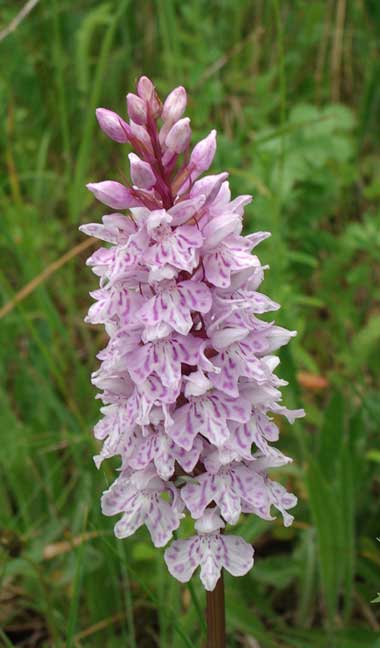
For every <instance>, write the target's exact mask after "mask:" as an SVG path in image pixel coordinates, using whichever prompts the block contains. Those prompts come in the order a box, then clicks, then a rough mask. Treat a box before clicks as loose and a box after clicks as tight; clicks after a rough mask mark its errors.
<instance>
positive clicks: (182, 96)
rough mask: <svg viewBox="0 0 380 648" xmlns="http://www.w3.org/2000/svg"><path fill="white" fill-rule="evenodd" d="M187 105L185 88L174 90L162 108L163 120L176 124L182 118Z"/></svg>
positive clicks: (180, 87) (179, 87)
mask: <svg viewBox="0 0 380 648" xmlns="http://www.w3.org/2000/svg"><path fill="white" fill-rule="evenodd" d="M186 103H187V95H186V90H185V88H184V87H183V86H178V88H174V90H172V91H171V93H170V94H168V96H167V97H166V99H165V102H164V106H163V108H162V115H161V117H162V119H163V120H164V121H170V122H172V123H173V122H176V121H177V120H178V119H180V117H182V115H183V113H184V111H185V108H186Z"/></svg>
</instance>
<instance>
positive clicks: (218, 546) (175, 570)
mask: <svg viewBox="0 0 380 648" xmlns="http://www.w3.org/2000/svg"><path fill="white" fill-rule="evenodd" d="M224 526H225V524H224V522H223V520H222V519H221V517H220V516H219V515H218V513H217V509H208V510H207V511H206V512H205V513H204V515H203V516H202V517H201V518H200V519H199V520H197V522H196V524H195V528H196V530H197V531H198V535H197V536H193V537H192V538H188V539H187V540H175V541H174V542H173V543H172V544H171V546H170V547H169V549H166V551H165V561H166V564H167V566H168V569H169V571H170V573H171V575H172V576H174V577H175V578H177V580H179V581H181V582H182V583H186V582H187V581H189V580H190V578H191V577H192V575H193V573H194V571H195V569H196V568H197V567H198V566H200V568H201V573H200V577H201V581H202V583H203V586H204V588H205V589H206V590H208V591H212V590H213V589H214V587H215V585H216V583H217V580H218V579H219V578H220V573H221V570H222V568H223V567H224V569H226V570H227V571H228V572H230V574H232V576H243V575H244V574H246V573H247V572H248V571H250V569H252V567H253V554H254V550H253V547H252V546H251V545H249V544H248V543H247V542H246V541H245V540H243V538H240V537H239V536H233V535H221V534H220V532H219V530H220V529H221V528H223V527H224Z"/></svg>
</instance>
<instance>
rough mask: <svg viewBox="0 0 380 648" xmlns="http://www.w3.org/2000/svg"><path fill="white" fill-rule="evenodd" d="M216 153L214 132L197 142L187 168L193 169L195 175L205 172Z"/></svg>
mask: <svg viewBox="0 0 380 648" xmlns="http://www.w3.org/2000/svg"><path fill="white" fill-rule="evenodd" d="M215 151H216V130H212V131H211V133H210V134H209V135H207V137H205V138H204V139H203V140H201V141H200V142H198V144H196V145H195V146H194V148H193V152H192V154H191V157H190V163H189V166H192V167H194V169H195V170H196V171H197V174H198V175H199V174H200V173H203V171H206V170H207V169H208V168H209V167H210V166H211V164H212V161H213V159H214V156H215Z"/></svg>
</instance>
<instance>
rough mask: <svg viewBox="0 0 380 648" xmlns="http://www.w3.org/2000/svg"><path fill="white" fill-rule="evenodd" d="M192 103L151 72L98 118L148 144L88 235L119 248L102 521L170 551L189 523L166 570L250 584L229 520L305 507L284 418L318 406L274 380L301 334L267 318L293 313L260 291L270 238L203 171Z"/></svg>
mask: <svg viewBox="0 0 380 648" xmlns="http://www.w3.org/2000/svg"><path fill="white" fill-rule="evenodd" d="M186 102H187V96H186V91H185V89H184V88H183V87H182V86H180V87H178V88H175V89H174V90H172V92H171V93H170V94H169V95H168V97H167V98H166V99H165V101H164V102H162V101H161V99H160V98H159V96H158V94H157V92H156V89H155V87H154V85H153V83H152V81H151V80H150V79H148V78H147V77H141V78H140V79H139V81H138V83H137V91H136V94H134V93H129V94H128V95H127V112H128V116H129V122H127V121H124V119H123V118H122V117H120V116H119V115H117V114H116V113H114V112H112V111H111V110H108V109H105V108H98V110H97V111H96V116H97V119H98V122H99V125H100V127H101V129H102V130H103V131H104V132H105V134H106V135H108V136H109V137H110V138H111V139H113V140H114V141H116V142H118V143H121V144H126V143H128V144H130V145H131V146H132V148H133V150H134V151H133V152H132V153H130V154H129V162H130V178H131V182H130V184H127V183H125V182H123V183H120V182H118V181H115V180H106V181H103V182H97V183H91V184H89V185H88V188H89V189H90V191H92V192H93V194H94V195H95V197H96V198H97V199H98V200H99V201H101V202H102V203H104V204H105V205H107V206H108V207H110V208H111V209H112V210H116V211H114V212H112V213H109V214H107V215H105V216H103V219H102V222H101V223H91V224H88V225H83V226H81V228H80V229H81V231H83V232H84V233H86V234H88V235H89V236H94V237H97V238H99V239H101V240H103V241H105V242H106V243H107V244H108V245H107V246H106V247H100V248H99V249H97V250H96V251H95V252H94V254H92V255H91V257H90V258H89V259H88V261H87V264H88V265H89V266H90V267H91V268H92V270H93V272H94V273H95V274H96V275H97V276H98V277H99V288H98V289H97V290H95V291H93V292H92V293H91V295H92V297H93V298H94V300H95V302H94V304H93V305H92V306H91V307H90V310H89V312H88V315H87V317H86V321H87V322H88V323H90V324H102V325H104V327H105V330H106V333H107V336H108V338H109V340H108V344H107V346H106V348H105V349H103V350H102V351H101V352H100V353H99V354H98V359H99V360H100V367H99V369H98V370H97V371H95V372H94V374H93V376H92V382H93V384H94V385H95V386H96V387H97V388H98V389H99V394H98V396H97V397H98V398H100V400H101V401H102V403H103V406H102V408H101V413H102V418H101V420H100V421H99V422H98V423H97V425H96V426H95V429H94V434H95V437H96V439H99V440H101V441H103V446H102V449H101V451H100V453H99V454H98V455H97V456H96V457H95V458H94V459H95V463H96V465H97V467H99V466H100V465H101V463H102V461H103V460H104V459H107V458H110V457H113V456H119V457H120V461H121V465H120V472H119V476H118V478H117V479H116V480H115V482H114V483H113V484H112V485H111V487H110V488H109V489H108V490H106V491H105V492H104V494H103V497H102V511H103V513H104V514H105V515H116V514H121V518H120V519H119V521H118V522H117V523H116V526H115V535H116V536H117V537H118V538H125V537H128V536H130V535H132V534H133V533H134V532H135V531H136V530H137V529H138V528H139V527H140V526H142V525H144V524H145V525H146V526H147V528H148V530H149V532H150V535H151V537H152V541H153V543H154V545H155V546H157V547H162V546H164V545H166V544H167V543H168V542H169V541H170V539H171V538H172V535H173V532H174V531H175V530H176V529H177V528H178V527H179V525H180V522H181V519H182V518H183V517H184V516H185V515H186V514H189V515H191V517H192V518H193V520H194V526H195V535H194V536H191V537H190V538H187V539H180V540H175V541H174V542H172V544H171V545H170V547H169V548H168V549H166V551H165V560H166V563H167V566H168V569H169V571H170V573H171V574H172V575H173V576H174V577H175V578H177V579H178V580H180V581H182V582H186V581H188V580H189V579H190V578H191V576H192V574H193V572H194V571H195V569H196V568H197V567H198V566H199V567H200V577H201V580H202V583H203V585H204V587H205V588H206V589H207V590H213V589H214V587H215V585H216V582H217V580H218V578H219V576H220V571H221V569H222V568H225V569H227V570H228V571H229V572H230V573H231V574H233V575H235V576H241V575H243V574H245V573H246V572H247V571H249V569H250V568H251V567H252V565H253V548H252V547H251V545H249V544H248V543H247V542H246V541H245V540H243V538H241V537H239V536H237V535H231V534H229V533H228V532H227V533H223V534H221V530H222V529H224V527H225V526H226V525H227V524H229V525H234V524H236V523H237V522H238V520H239V518H240V515H241V514H242V513H248V514H249V513H250V514H254V515H257V516H259V517H261V518H262V519H264V520H273V519H274V517H273V510H274V509H277V510H278V511H279V512H280V513H281V515H282V517H283V521H284V524H285V525H286V526H287V525H289V524H291V523H292V521H293V518H292V516H291V515H290V514H289V513H288V510H289V509H291V508H292V507H294V506H295V504H296V502H297V499H296V497H295V496H294V495H292V494H290V493H288V492H287V491H286V490H285V488H284V487H283V486H282V485H281V484H279V483H277V482H275V481H273V480H272V479H271V478H270V477H269V474H268V471H270V469H271V468H275V467H279V466H282V465H285V464H287V463H289V462H290V461H291V459H289V458H288V457H286V456H284V455H283V454H282V453H281V452H280V451H279V450H277V449H276V448H275V447H274V446H273V445H272V443H273V442H275V441H277V440H278V436H279V430H278V427H277V424H276V423H275V421H274V420H273V415H283V416H285V417H286V418H287V419H288V420H289V421H290V422H293V421H294V419H295V418H297V417H300V416H303V414H304V412H303V410H294V411H291V410H288V409H287V408H286V407H285V406H284V405H283V404H282V401H281V387H282V386H283V385H284V384H286V383H285V382H284V381H283V380H280V379H279V378H278V377H277V376H276V374H275V369H276V367H277V365H278V362H279V360H278V358H277V357H276V356H275V355H274V352H275V351H276V350H277V349H278V348H279V347H281V346H282V345H284V344H287V342H288V341H289V340H290V338H291V337H292V336H293V335H295V332H292V331H287V330H286V329H284V328H282V327H279V326H276V325H275V323H274V322H266V321H263V320H261V319H260V318H259V316H260V315H261V314H263V313H266V312H270V311H275V310H277V308H279V305H278V304H277V303H275V302H274V301H272V300H271V299H269V298H268V297H267V296H265V295H264V294H263V293H261V292H260V291H259V287H260V284H261V282H262V280H263V276H264V270H265V267H264V266H262V265H261V263H260V260H259V258H258V257H257V256H256V255H255V254H252V250H253V249H254V248H255V246H256V245H258V244H259V243H260V242H261V241H263V240H264V239H265V238H266V237H267V236H269V234H268V233H267V232H256V233H254V234H251V235H248V236H243V235H242V228H243V213H244V207H245V206H246V205H247V204H248V203H249V202H250V201H251V196H238V197H237V198H235V199H232V198H231V193H230V189H229V184H228V180H227V178H228V174H227V173H219V174H217V175H206V176H203V177H200V176H201V175H202V174H203V173H204V172H205V171H207V170H208V169H209V167H210V166H211V164H212V162H213V159H214V156H215V152H216V131H215V130H212V131H211V133H210V134H209V135H208V136H207V137H205V138H204V139H203V140H201V141H200V142H198V143H197V144H196V145H195V146H194V148H193V149H192V150H191V149H190V139H191V126H190V120H189V119H188V118H187V117H184V116H183V115H184V112H185V108H186ZM124 210H127V211H126V212H125V213H120V211H123V212H124Z"/></svg>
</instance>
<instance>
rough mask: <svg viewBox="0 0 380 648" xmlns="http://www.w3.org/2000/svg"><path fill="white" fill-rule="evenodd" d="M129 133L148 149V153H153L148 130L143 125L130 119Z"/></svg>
mask: <svg viewBox="0 0 380 648" xmlns="http://www.w3.org/2000/svg"><path fill="white" fill-rule="evenodd" d="M130 127H131V133H132V135H133V137H135V138H136V140H138V141H139V143H140V144H142V145H143V148H144V149H146V150H147V151H148V153H149V154H150V155H153V147H152V142H151V139H150V137H149V135H148V132H147V130H146V128H145V127H144V126H140V125H139V124H136V123H135V122H134V121H132V120H131V122H130Z"/></svg>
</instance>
